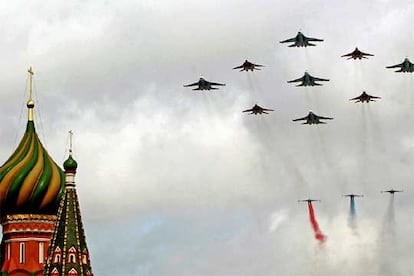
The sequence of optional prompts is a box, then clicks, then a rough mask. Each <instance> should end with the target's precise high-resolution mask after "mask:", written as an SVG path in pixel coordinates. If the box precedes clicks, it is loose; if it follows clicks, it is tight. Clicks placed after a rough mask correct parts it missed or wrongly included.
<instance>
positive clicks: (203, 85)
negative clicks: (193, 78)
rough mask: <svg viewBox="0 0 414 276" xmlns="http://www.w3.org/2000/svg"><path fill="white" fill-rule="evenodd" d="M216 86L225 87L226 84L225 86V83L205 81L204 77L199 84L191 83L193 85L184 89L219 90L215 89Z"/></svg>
mask: <svg viewBox="0 0 414 276" xmlns="http://www.w3.org/2000/svg"><path fill="white" fill-rule="evenodd" d="M214 85H219V86H225V84H223V83H218V82H210V81H207V80H205V79H204V78H203V77H200V79H199V80H198V82H195V83H191V84H185V85H184V87H190V86H198V87H197V88H194V89H193V90H213V89H218V88H217V87H213V86H214Z"/></svg>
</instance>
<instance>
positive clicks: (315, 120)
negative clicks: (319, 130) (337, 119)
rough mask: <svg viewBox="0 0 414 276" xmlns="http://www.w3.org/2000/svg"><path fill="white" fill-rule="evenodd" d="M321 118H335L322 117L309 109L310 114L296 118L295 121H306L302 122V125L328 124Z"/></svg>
mask: <svg viewBox="0 0 414 276" xmlns="http://www.w3.org/2000/svg"><path fill="white" fill-rule="evenodd" d="M321 120H333V118H330V117H322V116H319V115H316V114H315V113H313V112H312V111H309V114H308V115H307V116H305V117H303V118H298V119H294V120H293V121H294V122H296V121H306V122H304V123H302V125H313V124H326V123H325V122H323V121H321Z"/></svg>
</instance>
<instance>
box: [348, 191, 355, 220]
mask: <svg viewBox="0 0 414 276" xmlns="http://www.w3.org/2000/svg"><path fill="white" fill-rule="evenodd" d="M349 211H350V215H351V217H353V218H354V217H355V216H356V209H355V198H354V197H353V196H351V205H350V209H349Z"/></svg>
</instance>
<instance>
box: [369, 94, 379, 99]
mask: <svg viewBox="0 0 414 276" xmlns="http://www.w3.org/2000/svg"><path fill="white" fill-rule="evenodd" d="M369 97H370V99H381V97H377V96H371V95H370V96H369Z"/></svg>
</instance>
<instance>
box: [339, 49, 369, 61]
mask: <svg viewBox="0 0 414 276" xmlns="http://www.w3.org/2000/svg"><path fill="white" fill-rule="evenodd" d="M367 56H371V57H372V56H374V55H372V54H368V53H364V52H361V51H360V50H359V49H358V47H356V48H355V50H354V51H353V52H351V53H349V54H346V55H343V56H341V57H347V59H363V58H367Z"/></svg>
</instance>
